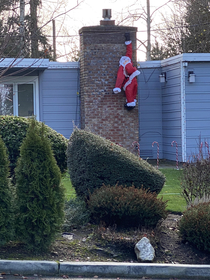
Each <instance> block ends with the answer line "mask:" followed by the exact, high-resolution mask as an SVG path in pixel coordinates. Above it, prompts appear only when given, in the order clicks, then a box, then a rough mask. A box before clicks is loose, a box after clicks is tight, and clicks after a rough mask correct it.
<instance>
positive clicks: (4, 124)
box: [0, 116, 67, 175]
mask: <svg viewBox="0 0 210 280" xmlns="http://www.w3.org/2000/svg"><path fill="white" fill-rule="evenodd" d="M29 123H30V119H27V118H23V117H13V116H0V135H1V136H2V139H3V141H4V143H5V145H6V147H7V150H8V153H9V160H10V172H11V175H13V174H14V169H15V167H16V162H17V158H18V157H19V155H20V146H21V144H22V141H23V139H24V138H25V136H26V133H27V130H28V127H29ZM36 123H37V125H38V126H39V127H41V125H42V123H39V122H36ZM45 131H46V135H47V137H48V138H49V140H50V143H51V145H52V150H53V153H54V156H55V159H56V161H57V164H58V166H59V168H60V170H61V172H62V173H64V172H65V171H66V168H67V162H66V149H67V139H66V138H65V137H64V136H62V135H61V134H59V133H57V132H56V131H55V130H53V129H52V128H50V127H49V126H47V125H45Z"/></svg>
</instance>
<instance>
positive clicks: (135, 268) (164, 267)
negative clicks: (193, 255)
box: [0, 260, 210, 280]
mask: <svg viewBox="0 0 210 280" xmlns="http://www.w3.org/2000/svg"><path fill="white" fill-rule="evenodd" d="M0 273H6V274H21V275H24V276H25V275H35V274H36V275H37V276H39V275H42V276H61V275H68V276H69V277H73V276H76V277H78V276H80V277H94V276H97V277H101V278H103V277H105V278H112V277H115V278H143V279H146V277H148V278H152V279H155V278H156V279H157V278H161V279H168V278H173V279H183V278H184V279H199V280H200V279H210V265H181V264H180V265H179V264H154V263H113V262H103V263H102V262H81V263H80V262H78V263H76V262H54V261H20V260H14V261H12V260H11V261H10V260H0ZM144 277H145V278H144Z"/></svg>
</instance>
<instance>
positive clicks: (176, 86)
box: [162, 63, 182, 161]
mask: <svg viewBox="0 0 210 280" xmlns="http://www.w3.org/2000/svg"><path fill="white" fill-rule="evenodd" d="M162 72H166V77H167V82H166V83H163V84H162V117H163V122H162V125H163V127H162V129H163V157H164V158H166V159H169V160H174V161H175V160H176V145H175V144H174V145H173V147H172V146H171V143H172V141H176V142H177V144H178V154H179V161H181V159H182V154H181V152H182V150H181V146H182V135H181V68H180V63H175V64H171V65H168V66H165V67H163V68H162Z"/></svg>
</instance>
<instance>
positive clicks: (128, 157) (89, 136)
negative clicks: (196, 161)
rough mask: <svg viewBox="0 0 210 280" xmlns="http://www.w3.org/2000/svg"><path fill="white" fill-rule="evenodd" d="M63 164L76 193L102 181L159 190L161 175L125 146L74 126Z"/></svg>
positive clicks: (90, 189)
mask: <svg viewBox="0 0 210 280" xmlns="http://www.w3.org/2000/svg"><path fill="white" fill-rule="evenodd" d="M67 166H68V169H69V173H70V178H71V182H72V185H73V187H74V188H75V190H76V193H77V195H78V196H80V197H83V198H86V197H88V195H89V193H92V192H93V191H94V190H95V189H96V188H100V187H101V186H102V184H103V183H104V184H105V185H109V184H110V185H115V184H117V183H119V185H127V186H130V185H132V184H133V185H135V187H136V188H142V187H143V188H145V189H149V190H150V191H152V192H156V193H159V192H160V191H161V189H162V187H163V185H164V182H165V177H164V175H163V174H162V173H161V172H160V171H158V170H157V169H155V168H154V167H153V166H151V165H150V164H149V163H147V162H146V161H144V160H141V159H139V158H138V157H137V156H135V155H133V154H132V153H131V152H129V151H128V150H126V149H124V148H122V147H120V146H119V145H116V144H114V143H112V142H111V141H109V140H106V139H105V138H102V137H100V136H97V135H94V134H93V133H90V132H87V131H84V130H79V129H76V130H74V132H73V133H72V135H71V137H70V139H69V143H68V148H67Z"/></svg>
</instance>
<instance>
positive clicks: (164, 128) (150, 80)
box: [0, 26, 210, 162]
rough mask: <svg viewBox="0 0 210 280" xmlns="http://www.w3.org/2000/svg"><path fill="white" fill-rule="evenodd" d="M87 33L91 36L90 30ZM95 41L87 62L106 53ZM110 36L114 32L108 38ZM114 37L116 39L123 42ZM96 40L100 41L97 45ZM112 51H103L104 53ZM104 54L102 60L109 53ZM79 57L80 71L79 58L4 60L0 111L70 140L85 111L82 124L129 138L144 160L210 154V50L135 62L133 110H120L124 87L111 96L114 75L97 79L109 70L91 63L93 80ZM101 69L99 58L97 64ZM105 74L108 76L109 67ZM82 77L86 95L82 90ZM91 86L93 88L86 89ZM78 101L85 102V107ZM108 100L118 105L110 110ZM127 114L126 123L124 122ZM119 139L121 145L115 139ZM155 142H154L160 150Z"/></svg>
mask: <svg viewBox="0 0 210 280" xmlns="http://www.w3.org/2000/svg"><path fill="white" fill-rule="evenodd" d="M91 28H92V29H93V35H94V36H95V34H96V32H97V30H99V31H98V32H100V33H102V31H101V30H102V29H101V27H100V28H98V29H97V28H96V27H94V28H93V27H91ZM102 28H103V26H102ZM110 28H111V29H110ZM116 28H118V27H114V28H113V27H107V26H105V29H106V32H108V33H109V34H110V32H115V29H116ZM110 30H111V31H110ZM86 31H87V34H88V36H89V29H88V28H86V29H85V30H83V32H84V33H85V32H86ZM122 33H124V30H122ZM103 36H104V34H103ZM84 37H85V35H84ZM97 38H99V37H97ZM88 39H89V40H90V36H89V37H88ZM110 40H111V39H110ZM92 41H93V43H90V46H91V48H92V49H93V50H94V51H93V53H94V58H93V59H91V53H92V51H90V50H89V49H88V52H89V57H88V59H87V60H88V63H89V64H88V65H90V67H92V66H91V64H92V65H94V67H95V65H96V64H97V61H98V57H100V51H101V50H102V51H103V53H104V49H105V48H106V46H105V44H106V40H105V39H104V42H103V45H102V43H101V41H100V42H99V43H97V42H96V37H93V39H92ZM115 41H116V38H115V36H113V42H115ZM113 42H112V44H113ZM119 43H120V44H121V41H120V42H118V44H119ZM91 44H94V45H91ZM97 44H98V45H99V44H100V48H99V47H98V45H97ZM112 44H110V42H109V45H110V46H111V47H110V48H113V46H112ZM86 45H87V44H86ZM121 45H122V46H123V44H121ZM118 49H119V48H118ZM83 52H84V57H87V54H86V53H85V51H83ZM97 52H99V54H97ZM116 52H117V51H116ZM96 54H97V55H96ZM109 54H110V51H109V50H108V51H107V56H108V55H109ZM100 59H102V58H101V57H100ZM104 59H105V60H106V57H105V58H104ZM117 59H118V58H116V61H117ZM82 63H83V68H82V69H81V68H80V65H79V63H78V62H66V63H60V62H50V61H49V60H48V59H11V58H10V59H9V58H8V59H2V61H1V62H0V71H1V72H0V73H1V79H0V98H1V107H0V110H1V114H10V115H12V114H13V115H18V116H24V117H28V116H32V115H35V116H36V118H37V120H39V121H42V122H44V123H45V124H46V125H48V126H50V127H51V128H53V129H55V130H56V131H57V132H59V133H61V134H62V135H64V136H65V137H66V138H67V139H68V138H69V137H70V135H71V133H72V131H73V127H74V126H78V127H80V125H81V115H83V120H84V124H85V125H86V126H87V127H88V129H91V130H92V129H93V130H94V129H96V128H97V129H98V130H97V129H96V131H94V133H98V134H100V135H101V134H102V132H104V133H105V137H106V136H107V138H109V139H110V138H111V137H113V138H114V137H115V138H116V139H115V138H114V139H115V140H114V141H115V142H116V143H119V144H121V145H122V146H124V147H126V148H128V149H129V147H131V146H132V143H133V142H134V141H136V142H139V145H140V156H141V157H142V158H144V159H146V158H149V159H156V158H157V156H159V158H160V159H161V158H164V159H169V160H176V159H177V156H178V160H179V161H180V162H186V161H188V160H190V158H191V157H192V156H193V155H199V154H201V153H203V154H204V156H209V147H208V145H209V144H210V71H209V69H210V54H208V53H200V54H193V53H191V54H190V53H188V54H182V55H178V56H175V57H172V58H168V59H166V60H163V61H144V62H138V63H137V65H138V68H139V70H140V71H141V75H139V76H138V85H139V87H138V108H137V109H134V111H133V112H132V111H131V112H127V111H126V110H125V109H124V106H123V102H124V101H123V100H124V96H123V94H122V93H121V94H120V95H114V96H113V95H112V93H111V91H112V90H111V89H112V88H113V84H114V78H113V81H111V82H109V79H110V78H109V77H108V78H107V82H105V83H104V84H106V85H107V88H104V85H102V83H100V80H101V76H100V75H103V80H104V76H105V75H106V76H107V75H108V74H107V73H106V72H105V71H104V70H103V71H101V73H100V71H99V70H97V69H95V73H96V74H94V75H95V77H96V78H95V80H90V71H92V73H93V70H92V68H90V69H91V70H88V71H87V69H88V65H86V64H85V61H82ZM110 65H111V64H110ZM100 67H101V62H100V65H99V68H98V69H100ZM103 67H106V65H103ZM95 68H96V67H95ZM104 69H105V68H104ZM81 71H83V72H82V73H81ZM114 71H115V70H114ZM84 72H85V73H87V80H88V81H89V83H90V85H89V86H87V83H86V82H85V79H84ZM110 76H111V77H112V76H113V73H111V74H110ZM81 77H82V79H83V90H82V92H83V95H82V96H79V94H78V92H81V91H80V86H81V83H80V79H81ZM96 83H97V87H95V84H96ZM91 86H94V88H93V89H91V88H90V87H91ZM100 87H101V88H100ZM85 98H86V101H87V102H86V104H87V106H86V107H85V106H84V103H85V102H84V99H85ZM80 102H83V103H82V105H81V104H80ZM110 103H113V104H116V105H115V106H116V108H114V110H113V107H112V106H110ZM85 114H86V115H85ZM88 114H89V115H88ZM114 114H115V115H114ZM87 115H88V118H87ZM137 119H138V121H137ZM126 120H129V121H128V122H127V123H126ZM91 121H92V123H91ZM90 123H91V125H90V126H88V125H89V124H90ZM134 124H135V125H134ZM82 128H86V127H82ZM99 129H100V131H99ZM134 130H135V133H137V134H135V135H139V139H134V138H135V137H136V136H135V135H134V134H133V135H134V136H132V132H133V131H134ZM102 136H103V135H102ZM123 137H124V139H125V141H124V143H125V145H124V144H123V143H121V142H120V140H122V138H123ZM111 140H112V139H111ZM112 141H113V140H112ZM126 145H127V146H126ZM156 145H158V146H159V155H158V154H157V146H156ZM177 152H178V154H177Z"/></svg>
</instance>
